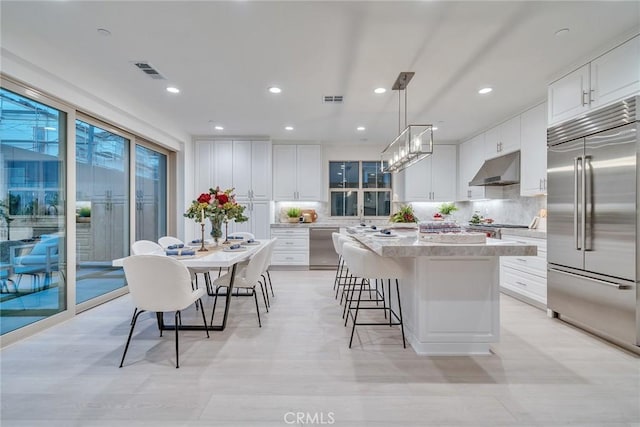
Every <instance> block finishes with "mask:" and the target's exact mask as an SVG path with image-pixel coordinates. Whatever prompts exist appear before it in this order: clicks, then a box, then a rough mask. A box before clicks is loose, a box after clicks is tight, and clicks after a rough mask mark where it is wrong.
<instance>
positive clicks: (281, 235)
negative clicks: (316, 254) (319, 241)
mask: <svg viewBox="0 0 640 427" xmlns="http://www.w3.org/2000/svg"><path fill="white" fill-rule="evenodd" d="M271 238H277V239H278V240H276V243H275V247H274V249H273V257H272V258H271V265H281V266H297V267H308V266H309V229H308V228H294V227H291V228H286V227H285V228H272V229H271Z"/></svg>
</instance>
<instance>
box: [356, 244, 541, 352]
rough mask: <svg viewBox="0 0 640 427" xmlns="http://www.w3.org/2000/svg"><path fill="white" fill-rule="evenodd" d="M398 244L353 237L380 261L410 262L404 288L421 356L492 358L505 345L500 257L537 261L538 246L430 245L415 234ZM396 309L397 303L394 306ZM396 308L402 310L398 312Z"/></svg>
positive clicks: (411, 336)
mask: <svg viewBox="0 0 640 427" xmlns="http://www.w3.org/2000/svg"><path fill="white" fill-rule="evenodd" d="M399 234H400V236H399V238H397V239H385V238H376V237H373V236H371V234H370V233H369V234H367V233H358V232H356V233H354V234H353V235H354V236H355V237H356V239H357V240H359V241H360V242H361V243H363V244H364V245H365V246H367V247H369V249H371V250H373V251H374V252H376V253H378V254H379V255H381V256H387V257H393V258H397V259H398V260H401V261H402V262H406V263H407V266H408V268H411V269H412V273H411V274H409V277H410V279H405V280H402V281H401V283H400V294H401V295H400V296H401V300H402V308H403V319H404V324H405V333H406V336H407V339H408V341H409V343H410V344H411V346H412V347H413V348H414V350H415V351H416V353H418V354H426V355H478V354H490V353H491V348H490V345H491V343H494V342H498V341H499V339H500V291H499V282H500V263H499V257H500V256H535V255H536V250H537V248H536V246H535V245H523V244H519V243H515V242H503V241H500V240H495V239H488V241H487V243H486V244H458V245H456V244H438V243H425V242H423V241H421V240H419V239H418V236H417V233H416V232H405V233H399ZM392 304H393V305H394V306H395V305H396V304H397V301H393V300H392ZM396 308H397V307H396Z"/></svg>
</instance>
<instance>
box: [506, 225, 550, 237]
mask: <svg viewBox="0 0 640 427" xmlns="http://www.w3.org/2000/svg"><path fill="white" fill-rule="evenodd" d="M500 234H501V235H503V236H520V237H533V238H536V239H546V238H547V232H546V231H540V230H535V229H533V230H532V229H524V228H501V229H500Z"/></svg>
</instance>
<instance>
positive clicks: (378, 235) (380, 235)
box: [373, 233, 398, 237]
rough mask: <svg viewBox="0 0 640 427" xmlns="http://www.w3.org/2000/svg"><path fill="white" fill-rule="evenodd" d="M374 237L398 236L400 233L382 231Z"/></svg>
mask: <svg viewBox="0 0 640 427" xmlns="http://www.w3.org/2000/svg"><path fill="white" fill-rule="evenodd" d="M373 237H398V235H397V234H394V233H391V234H382V233H380V234H376V235H375V236H373Z"/></svg>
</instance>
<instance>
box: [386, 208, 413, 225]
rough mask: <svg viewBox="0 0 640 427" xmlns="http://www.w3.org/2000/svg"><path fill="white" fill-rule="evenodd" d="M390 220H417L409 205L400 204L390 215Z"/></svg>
mask: <svg viewBox="0 0 640 427" xmlns="http://www.w3.org/2000/svg"><path fill="white" fill-rule="evenodd" d="M389 221H390V222H418V218H416V215H415V214H414V213H413V208H412V207H411V205H404V206H400V209H399V210H398V212H396V213H394V214H393V215H391V218H389Z"/></svg>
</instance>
